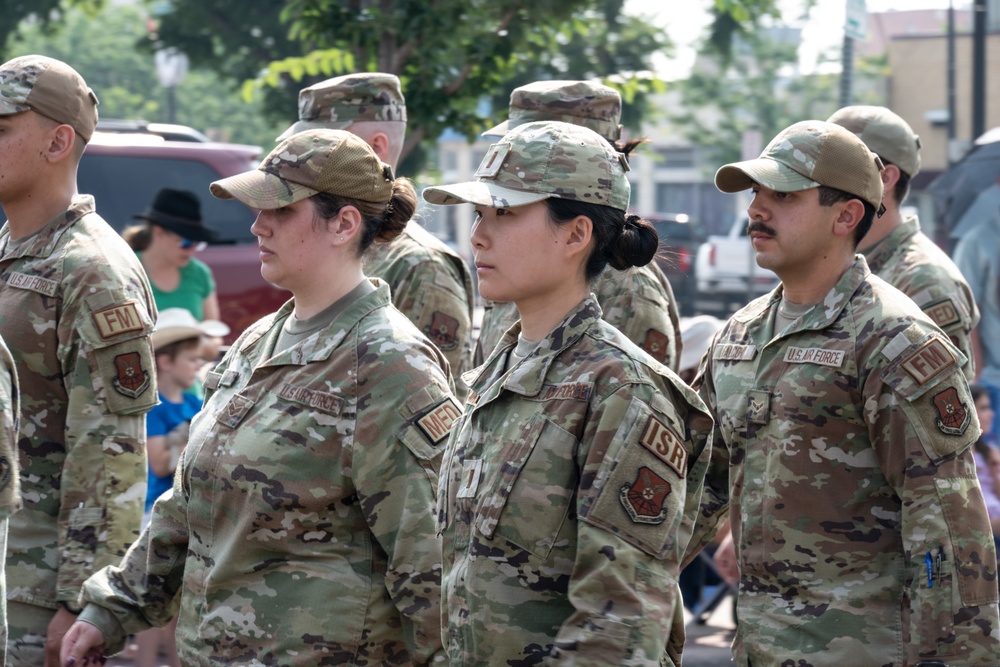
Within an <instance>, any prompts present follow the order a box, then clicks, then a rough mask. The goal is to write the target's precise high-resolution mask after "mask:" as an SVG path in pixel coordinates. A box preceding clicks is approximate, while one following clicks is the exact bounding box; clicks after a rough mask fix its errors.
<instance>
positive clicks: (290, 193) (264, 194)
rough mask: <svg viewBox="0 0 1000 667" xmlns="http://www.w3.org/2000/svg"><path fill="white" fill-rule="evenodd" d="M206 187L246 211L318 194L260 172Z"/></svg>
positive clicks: (231, 177)
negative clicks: (239, 204)
mask: <svg viewBox="0 0 1000 667" xmlns="http://www.w3.org/2000/svg"><path fill="white" fill-rule="evenodd" d="M210 188H211V190H212V194H213V195H215V196H216V197H218V198H219V199H237V200H239V201H241V202H243V203H244V204H246V205H247V206H249V207H250V208H256V209H260V210H265V211H266V210H270V209H275V208H281V207H282V206H288V205H289V204H294V203H295V202H297V201H302V200H303V199H308V198H309V197H312V196H313V195H314V194H317V193H318V192H319V190H314V189H313V188H310V187H307V186H305V185H301V184H300V183H293V182H291V181H286V180H285V179H283V178H279V177H278V176H275V175H274V174H270V173H268V172H266V171H261V170H260V169H255V170H253V171H247V172H244V173H242V174H236V175H235V176H230V177H228V178H223V179H221V180H218V181H215V182H214V183H212V185H211V186H210Z"/></svg>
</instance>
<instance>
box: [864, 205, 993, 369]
mask: <svg viewBox="0 0 1000 667" xmlns="http://www.w3.org/2000/svg"><path fill="white" fill-rule="evenodd" d="M865 259H867V260H868V266H869V267H870V268H871V270H872V273H874V274H875V275H877V276H878V277H879V278H881V279H882V280H884V281H886V282H887V283H889V284H890V285H892V286H893V287H895V288H896V289H898V290H899V291H901V292H903V294H905V295H907V296H908V297H910V298H911V299H913V301H914V302H915V303H916V304H917V305H918V306H920V309H921V310H923V311H924V313H926V314H927V316H928V317H930V318H931V319H932V320H934V323H935V324H937V325H938V326H939V327H941V328H942V329H944V331H945V333H947V334H948V335H949V336H951V341H952V342H953V343H954V344H955V346H956V347H957V348H958V349H959V350H961V351H962V354H964V355H965V358H966V364H965V366H964V367H963V369H962V370H963V371H964V372H965V377H966V379H968V381H969V382H972V381H973V380H974V379H975V372H974V371H975V369H974V368H973V364H974V363H975V360H974V359H973V357H972V342H971V340H970V338H969V335H970V333H971V332H972V329H973V327H975V326H976V324H977V323H978V322H979V309H978V308H977V307H976V300H975V299H974V298H973V296H972V290H971V289H970V287H969V283H967V282H966V281H965V278H964V277H962V273H961V272H960V271H959V270H958V267H957V266H955V263H954V262H952V261H951V258H949V257H948V255H947V254H945V252H944V251H943V250H941V248H939V247H937V245H935V244H934V242H933V241H931V240H930V239H929V238H927V236H925V235H924V233H923V232H921V231H920V222H919V221H918V220H917V218H916V216H914V217H910V218H906V219H905V220H904V221H903V224H901V225H900V226H899V227H897V228H896V229H895V230H893V232H892V233H891V234H889V236H887V237H885V238H884V239H882V240H881V241H879V242H878V243H876V244H875V245H874V246H873V247H871V248H868V249H867V251H866V252H865Z"/></svg>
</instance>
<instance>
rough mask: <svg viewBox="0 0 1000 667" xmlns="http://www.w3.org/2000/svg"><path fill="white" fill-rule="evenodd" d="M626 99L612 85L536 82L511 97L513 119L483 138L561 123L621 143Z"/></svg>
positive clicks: (518, 90)
mask: <svg viewBox="0 0 1000 667" xmlns="http://www.w3.org/2000/svg"><path fill="white" fill-rule="evenodd" d="M621 116H622V97H621V95H619V94H618V91H617V90H615V89H614V88H611V87H609V86H605V85H603V84H600V83H595V82H592V81H535V82H534V83H529V84H528V85H526V86H521V87H520V88H515V89H514V92H512V93H511V94H510V111H509V117H508V119H507V120H505V121H504V122H502V123H500V124H499V125H497V126H496V127H492V128H490V129H488V130H486V131H485V132H483V136H484V137H487V136H503V135H504V134H506V133H507V131H508V130H513V129H514V128H515V127H517V126H518V125H524V124H525V123H531V122H534V121H538V120H558V121H562V122H564V123H572V124H573V125H582V126H584V127H589V128H590V129H592V130H593V131H594V132H597V133H598V134H599V135H601V136H602V137H604V138H605V139H607V140H608V141H618V139H620V138H621V136H622V126H621V125H619V124H618V121H619V120H621Z"/></svg>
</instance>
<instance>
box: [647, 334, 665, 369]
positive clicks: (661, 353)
mask: <svg viewBox="0 0 1000 667" xmlns="http://www.w3.org/2000/svg"><path fill="white" fill-rule="evenodd" d="M669 348H670V339H669V338H667V335H666V334H665V333H663V332H662V331H657V330H656V329H649V330H648V331H647V332H646V338H645V339H643V341H642V349H643V350H645V351H646V353H647V354H649V356H651V357H653V358H654V359H656V360H657V361H659V362H660V363H661V364H662V363H664V362H665V361H666V359H667V350H668V349H669Z"/></svg>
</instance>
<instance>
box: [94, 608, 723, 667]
mask: <svg viewBox="0 0 1000 667" xmlns="http://www.w3.org/2000/svg"><path fill="white" fill-rule="evenodd" d="M708 594H709V595H710V594H711V591H709V592H708ZM684 620H685V621H687V627H686V630H687V643H686V644H685V646H684V658H683V659H684V667H731V666H732V664H733V663H732V653H731V652H730V650H729V646H730V644H732V642H733V632H734V631H735V629H736V624H735V623H733V596H732V595H727V596H726V597H725V598H724V599H723V600H722V602H720V603H719V604H718V606H717V607H716V608H715V609H714V610H713V611H712V612H711V613H710V614H707V617H706V618H705V622H703V623H702V622H699V621H696V620H694V617H693V615H692V614H691V613H690V612H688V611H687V610H685V611H684ZM107 664H108V665H109V667H134V665H135V662H134V661H133V660H129V659H125V658H122V657H114V658H111V659H110V660H108V663H107ZM161 665H162V667H168V665H169V663H168V662H167V660H166V659H165V658H161V660H160V661H159V663H158V664H157V667H161Z"/></svg>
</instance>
